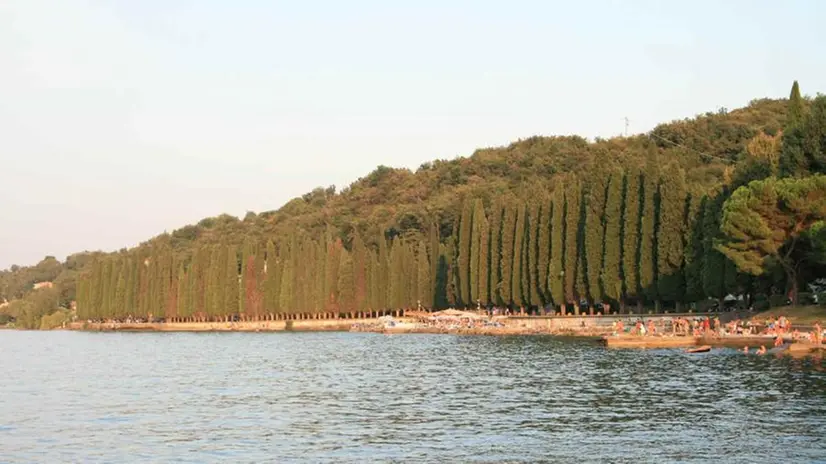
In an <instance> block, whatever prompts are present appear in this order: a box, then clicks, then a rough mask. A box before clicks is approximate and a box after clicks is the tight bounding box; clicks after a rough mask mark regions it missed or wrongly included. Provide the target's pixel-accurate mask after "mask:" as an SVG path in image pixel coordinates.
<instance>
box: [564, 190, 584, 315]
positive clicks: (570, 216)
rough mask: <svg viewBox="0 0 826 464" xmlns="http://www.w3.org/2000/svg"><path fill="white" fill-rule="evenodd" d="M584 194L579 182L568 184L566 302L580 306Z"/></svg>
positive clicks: (566, 196) (566, 208)
mask: <svg viewBox="0 0 826 464" xmlns="http://www.w3.org/2000/svg"><path fill="white" fill-rule="evenodd" d="M581 197H582V192H581V189H580V185H579V180H578V179H576V178H574V179H571V181H569V182H568V184H567V188H566V190H565V271H564V272H565V274H564V277H565V300H566V301H567V302H568V303H571V304H574V305H578V296H579V295H578V294H577V280H578V279H577V274H578V273H579V272H580V270H579V269H577V266H578V264H579V248H580V247H579V235H580V233H579V232H580V227H579V221H580V216H581V209H582V208H581V203H580V202H581Z"/></svg>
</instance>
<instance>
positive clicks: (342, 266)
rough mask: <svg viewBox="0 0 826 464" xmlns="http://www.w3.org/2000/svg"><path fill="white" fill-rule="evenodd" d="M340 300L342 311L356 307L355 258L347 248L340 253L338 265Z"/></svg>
mask: <svg viewBox="0 0 826 464" xmlns="http://www.w3.org/2000/svg"><path fill="white" fill-rule="evenodd" d="M338 269H339V272H338V292H339V293H338V302H339V307H340V309H341V311H354V310H355V309H356V295H355V291H354V290H355V279H354V276H353V259H352V257H351V256H350V253H349V252H348V251H347V250H342V251H341V253H339V266H338Z"/></svg>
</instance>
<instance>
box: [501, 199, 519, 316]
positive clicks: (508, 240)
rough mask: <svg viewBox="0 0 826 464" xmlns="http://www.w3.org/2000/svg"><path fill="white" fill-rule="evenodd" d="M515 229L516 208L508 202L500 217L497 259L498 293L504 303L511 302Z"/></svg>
mask: <svg viewBox="0 0 826 464" xmlns="http://www.w3.org/2000/svg"><path fill="white" fill-rule="evenodd" d="M515 230H516V208H515V207H514V206H513V205H511V204H509V205H506V206H505V209H504V214H503V217H502V243H501V248H502V253H501V255H500V260H499V269H500V271H499V274H500V275H501V276H502V280H501V283H500V286H499V294H500V295H501V297H502V303H503V304H504V305H510V304H511V303H513V293H512V288H513V285H512V284H513V281H514V280H513V260H514V231H515Z"/></svg>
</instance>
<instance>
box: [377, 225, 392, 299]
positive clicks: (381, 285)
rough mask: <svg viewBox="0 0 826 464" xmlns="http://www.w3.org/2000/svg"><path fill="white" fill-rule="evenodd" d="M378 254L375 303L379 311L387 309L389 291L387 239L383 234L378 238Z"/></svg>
mask: <svg viewBox="0 0 826 464" xmlns="http://www.w3.org/2000/svg"><path fill="white" fill-rule="evenodd" d="M378 242H379V252H378V263H377V265H378V267H377V268H376V269H377V271H378V273H377V274H376V276H377V279H376V288H378V295H377V301H378V305H379V309H382V310H384V309H389V308H390V300H389V298H388V295H389V290H390V282H389V279H390V252H389V250H388V249H387V239H386V238H385V237H384V234H381V236H380V237H379V240H378Z"/></svg>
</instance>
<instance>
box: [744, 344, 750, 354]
mask: <svg viewBox="0 0 826 464" xmlns="http://www.w3.org/2000/svg"><path fill="white" fill-rule="evenodd" d="M743 353H745V354H749V347H748V346H744V347H743Z"/></svg>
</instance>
